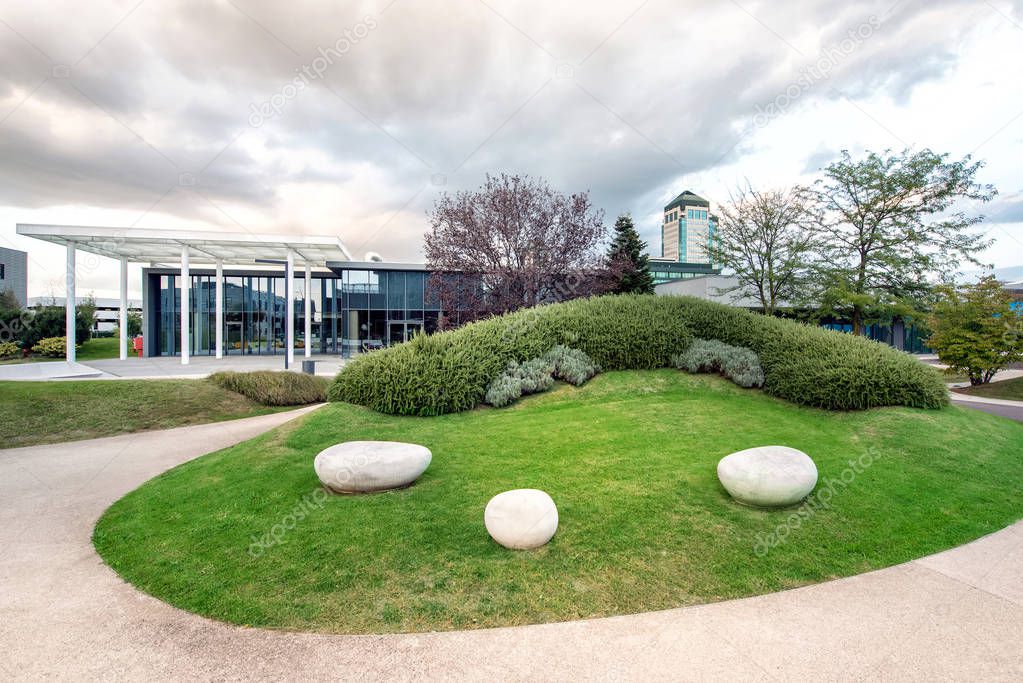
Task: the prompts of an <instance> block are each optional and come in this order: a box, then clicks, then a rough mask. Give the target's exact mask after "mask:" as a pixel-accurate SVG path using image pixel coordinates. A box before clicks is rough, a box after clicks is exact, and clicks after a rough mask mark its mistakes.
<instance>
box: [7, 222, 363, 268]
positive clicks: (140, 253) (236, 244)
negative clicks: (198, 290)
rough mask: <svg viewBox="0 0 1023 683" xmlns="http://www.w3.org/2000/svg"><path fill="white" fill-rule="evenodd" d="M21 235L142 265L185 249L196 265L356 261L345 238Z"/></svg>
mask: <svg viewBox="0 0 1023 683" xmlns="http://www.w3.org/2000/svg"><path fill="white" fill-rule="evenodd" d="M17 230H18V234H19V235H25V236H26V237H35V238H36V239H41V240H46V241H47V242H53V243H55V244H60V245H67V244H68V242H74V244H75V248H76V249H81V250H82V251H88V252H91V253H93V254H99V255H100V256H108V257H110V258H113V259H120V258H122V257H124V258H127V259H128V260H129V261H133V262H142V263H147V262H148V263H168V262H169V263H176V262H178V261H180V259H181V248H182V247H183V246H188V247H189V261H190V262H191V263H216V262H217V260H222V261H223V262H224V263H226V264H254V263H256V262H257V260H259V259H273V260H280V261H283V260H284V259H285V258H287V255H288V252H289V251H292V252H294V254H295V260H296V261H297V262H298V263H308V264H310V265H317V266H323V265H325V264H326V263H327V261H343V260H352V255H351V254H350V253H349V251H348V249H347V247H345V245H344V243H342V242H341V238H340V237H323V236H313V235H254V234H251V233H246V232H206V231H203V230H149V229H145V228H101V227H89V226H81V225H34V224H24V223H19V224H18V226H17Z"/></svg>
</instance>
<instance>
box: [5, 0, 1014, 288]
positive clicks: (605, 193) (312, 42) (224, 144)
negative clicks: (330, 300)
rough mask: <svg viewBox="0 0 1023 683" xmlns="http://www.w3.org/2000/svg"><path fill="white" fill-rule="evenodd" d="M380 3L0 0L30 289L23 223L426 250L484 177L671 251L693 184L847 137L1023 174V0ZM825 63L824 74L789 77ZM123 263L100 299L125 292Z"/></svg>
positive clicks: (8, 224)
mask: <svg viewBox="0 0 1023 683" xmlns="http://www.w3.org/2000/svg"><path fill="white" fill-rule="evenodd" d="M387 2H389V0H383V1H382V2H381V3H379V4H378V3H373V2H359V3H354V4H350V5H349V4H346V5H345V6H337V5H336V4H334V3H331V4H325V3H314V2H302V1H294V2H289V3H285V4H282V3H275V2H270V0H260V1H254V0H235V1H234V2H232V3H228V2H209V1H207V0H182V1H180V2H171V3H151V2H145V3H142V4H141V5H139V6H138V7H137V9H135V10H134V11H131V10H132V8H133V7H134V6H135V3H125V2H115V1H111V2H104V3H89V4H88V5H83V4H81V3H58V4H54V3H48V4H47V6H46V7H45V8H42V7H40V6H38V5H26V4H24V3H13V2H12V3H6V2H5V3H0V18H3V19H4V21H5V22H7V23H8V24H9V25H10V26H11V27H12V28H13V29H15V30H16V31H17V32H18V34H20V36H19V35H17V34H15V33H14V32H13V31H11V30H9V29H7V28H5V27H3V26H2V25H0V60H2V61H3V63H4V65H5V69H4V73H3V74H2V76H0V119H3V122H2V123H0V206H2V207H3V208H0V221H2V222H0V243H5V244H6V243H16V244H17V246H19V248H29V249H30V251H31V252H32V255H33V265H32V267H31V268H30V271H31V273H32V276H31V278H32V279H31V289H32V292H33V294H36V293H44V292H45V290H46V288H48V287H49V286H50V284H51V283H52V282H53V281H54V280H57V281H59V276H60V273H61V270H62V254H61V253H60V250H59V249H53V248H50V247H48V246H47V245H43V244H40V243H38V242H35V241H29V242H31V244H26V243H25V242H26V240H20V239H18V238H16V237H15V236H14V224H15V223H16V222H53V223H61V222H68V223H83V224H108V225H110V224H112V225H131V224H137V225H139V226H143V227H145V226H151V227H158V226H159V227H173V226H178V225H181V226H191V227H194V226H200V227H207V228H215V229H242V228H241V226H244V228H245V229H249V230H252V231H257V230H258V231H272V232H285V233H287V232H295V233H299V232H303V233H337V234H340V235H341V236H342V238H343V239H344V240H345V241H346V242H347V243H348V244H349V245H350V247H351V248H352V249H353V250H357V251H358V252H359V253H360V254H361V253H362V252H364V251H367V250H370V249H372V250H375V251H379V252H381V253H383V254H384V255H385V256H386V257H388V258H394V259H406V260H414V259H418V258H421V236H422V233H423V232H424V230H425V229H426V225H427V221H426V218H425V215H424V214H425V211H426V210H427V209H428V208H429V206H430V205H431V204H432V202H433V200H434V198H435V197H436V195H437V193H438V192H439V191H440V190H445V189H446V190H454V189H459V188H465V187H474V186H477V185H479V184H480V183H481V182H482V180H483V175H484V174H485V173H486V172H501V171H507V172H528V173H533V174H538V175H544V176H546V177H548V178H549V179H550V180H551V182H552V183H553V184H554V185H555V186H557V187H560V188H562V189H564V190H566V191H577V190H581V189H590V190H591V191H592V193H593V195H594V199H595V201H596V203H597V205H598V206H601V207H603V208H604V209H605V210H606V211H607V212H608V214H609V216H612V217H613V215H614V214H616V213H618V212H620V211H632V212H633V214H634V215H635V216H636V218H637V219H638V220H639V221H640V226H641V228H642V229H643V233H644V236H645V238H646V239H648V240H649V241H650V242H651V245H650V246H651V250H652V251H654V252H656V251H657V250H658V247H659V245H658V244H657V240H658V239H659V231H658V229H657V226H658V214H659V207H660V206H661V205H662V204H663V201H664V200H665V199H668V198H670V197H671V196H674V195H675V194H677V193H678V192H679V191H680V190H682V189H685V188H691V189H693V190H695V191H697V192H700V193H701V194H704V195H706V196H708V198H711V199H712V200H714V199H721V198H724V197H726V196H727V192H728V189H729V188H730V187H733V186H734V185H735V183H736V182H738V181H741V180H742V179H743V178H746V177H748V178H750V179H751V180H752V181H754V182H756V183H760V184H769V185H785V184H789V183H792V182H797V181H801V180H806V179H807V176H806V169H807V166H808V163H811V162H812V163H811V165H813V164H820V163H826V160H827V155H828V153H829V152H837V151H838V150H840V149H843V148H849V149H851V150H862V149H866V148H870V149H881V148H885V147H893V148H901V147H902V146H904V145H909V146H915V147H923V146H930V147H932V148H933V149H936V150H939V151H947V152H950V153H952V154H954V155H957V156H961V155H963V154H967V153H970V152H973V151H974V150H976V154H977V156H978V157H981V158H984V159H986V160H987V162H988V166H987V168H986V169H985V171H984V180H985V181H988V182H993V183H995V184H996V185H997V186H998V187H999V188H1000V189H1001V190H1002V191H1003V194H1012V193H1019V192H1020V191H1021V190H1023V188H1021V187H1020V181H1019V178H1020V177H1021V175H1020V163H1021V162H1020V161H1019V160H1020V159H1023V155H1021V154H1020V151H1021V149H1020V148H1021V145H1023V118H1018V119H1014V118H1013V117H1014V116H1016V115H1018V114H1020V113H1021V111H1023V95H1021V92H1020V90H1019V88H1018V84H1017V81H1018V76H1017V74H1018V68H1019V65H1020V64H1021V63H1023V41H1020V40H1019V38H1020V30H1021V29H1020V28H1019V27H1018V26H1017V25H1014V23H1013V22H1014V21H1015V22H1016V24H1019V23H1020V16H1021V13H1020V11H1019V4H1020V3H1015V4H1014V5H1010V4H1009V3H1004V2H1003V3H997V2H996V3H993V5H994V9H993V8H992V6H991V5H988V4H987V3H977V2H970V1H967V0H943V1H941V2H933V1H928V0H902V2H899V3H895V5H894V9H892V11H891V12H890V13H889V9H891V8H893V4H892V2H891V0H876V1H871V2H865V3H855V4H848V5H837V6H836V5H835V3H833V2H830V1H827V0H815V1H813V2H789V3H767V2H752V1H749V2H740V3H738V4H736V3H717V2H711V1H710V0H700V1H698V2H691V3H687V4H686V5H685V8H684V10H682V9H680V8H679V6H678V5H677V4H672V3H668V2H666V1H665V0H661V1H658V0H652V1H651V2H648V3H645V4H640V3H638V2H637V3H636V4H635V5H622V4H620V3H597V4H594V3H589V2H587V3H583V2H581V1H579V2H565V3H554V4H551V3H549V2H539V1H537V2H521V1H512V0H500V1H499V0H488V2H487V4H484V3H482V2H480V1H479V0H452V1H451V2H447V3H444V4H443V5H441V4H433V3H428V2H425V1H423V0H397V2H395V3H393V4H391V5H390V6H389V7H388V8H387V9H386V11H383V8H384V7H385V6H386V5H387ZM996 10H997V11H996ZM1014 12H1015V13H1014ZM872 15H873V16H874V17H876V18H877V22H876V23H877V26H876V27H875V28H874V29H873V30H872V31H870V32H869V35H868V36H867V37H866V38H863V39H862V40H859V41H858V42H856V43H855V45H852V49H848V50H843V49H842V47H843V45H844V44H845V45H848V42H847V40H848V38H849V32H850V31H854V32H855V31H857V30H858V29H860V28H861V27H863V26H864V25H865V24H869V23H870V22H871V19H870V17H871V16H872ZM366 17H371V18H372V20H373V23H374V24H375V27H373V28H371V30H369V31H368V32H366V33H365V35H364V36H363V37H360V38H359V40H358V41H357V42H354V44H353V45H352V46H351V49H350V50H347V51H346V52H344V54H343V55H342V56H340V58H338V59H336V60H335V61H334V63H332V64H330V65H329V68H326V69H324V70H323V77H322V78H319V77H317V78H315V79H311V80H310V83H309V87H306V88H303V89H302V90H301V91H300V92H296V93H294V96H293V97H287V98H285V100H283V101H282V102H281V104H282V106H281V108H280V112H279V114H275V115H274V116H273V117H272V118H271V119H269V120H267V121H265V122H263V123H262V125H259V126H255V127H254V126H252V125H251V121H250V115H251V111H252V109H251V107H252V105H253V103H256V104H257V105H258V104H259V103H262V102H265V101H268V100H269V99H270V98H272V97H274V96H275V95H279V94H282V93H286V91H285V90H284V89H285V88H286V87H287V85H288V84H289V83H290V82H291V81H292V79H293V78H295V77H296V75H297V74H299V73H301V70H302V69H303V67H307V66H309V65H312V64H313V62H314V60H316V59H317V57H318V56H319V55H321V54H322V52H321V48H327V47H329V46H331V45H336V44H337V43H338V40H339V39H340V38H343V37H344V36H345V35H347V34H346V31H347V32H351V31H352V30H353V27H355V26H356V25H358V24H359V23H360V22H365V23H368V22H366ZM118 22H120V23H118ZM871 25H872V26H873V24H871ZM111 29H113V30H112V31H111ZM108 31H109V34H107V32H108ZM104 35H106V37H105V38H104ZM101 38H102V41H101V42H98V41H100V39H101ZM97 42H98V44H97ZM836 49H837V50H839V52H838V53H836V52H835V51H836ZM826 55H832V57H831V58H830V62H828V64H829V65H830V66H828V73H829V76H828V77H827V78H816V77H814V78H811V79H810V82H809V84H808V85H806V84H804V85H803V86H801V87H798V88H796V89H795V90H790V88H791V87H792V86H793V84H798V83H800V78H801V77H802V78H803V79H804V81H805V80H806V78H805V76H806V74H807V69H808V68H811V67H813V66H814V65H819V64H820V63H821V59H822V56H826ZM79 60H80V61H79ZM58 64H59V65H67V66H68V67H69V70H68V74H67V76H68V77H67V78H61V77H55V76H54V71H53V67H54V65H58ZM45 79H49V80H45ZM44 80H45V82H44ZM40 84H42V85H40ZM36 88H38V89H36ZM790 92H791V93H795V94H796V97H795V98H791V97H789V100H790V101H789V102H787V104H786V106H785V107H784V111H783V112H781V113H780V114H779V115H777V116H775V117H772V118H771V119H770V121H769V122H767V125H764V126H758V125H757V121H756V120H755V119H756V115H757V112H758V107H759V108H763V107H766V106H768V105H769V104H770V103H772V102H777V101H780V100H779V97H780V96H782V95H788V94H789V93H790ZM26 97H27V99H26ZM846 98H848V99H846ZM5 117H6V118H5ZM183 173H190V174H194V176H195V177H196V179H197V185H195V186H189V185H187V184H184V185H182V184H180V183H179V179H180V176H181V174H183ZM438 183H443V184H438ZM196 190H198V192H197V191H196ZM1006 206H1007V205H1006ZM992 208H995V207H992ZM1002 210H1003V211H1007V210H1008V209H1007V208H1004V207H1003V209H1002ZM993 215H994V214H993ZM1005 215H1008V214H1005ZM992 236H994V237H996V239H997V240H998V244H997V246H996V249H994V250H993V251H992V253H991V257H992V259H993V260H994V259H997V260H998V261H999V262H1000V265H1012V264H1013V263H1020V262H1023V244H1020V242H1019V239H1023V235H1021V234H1020V225H1019V224H1018V223H1015V224H1010V223H1006V224H1004V225H999V226H998V228H997V229H995V230H994V231H993V232H992ZM53 273H56V275H53ZM111 274H112V273H111ZM111 274H106V273H96V274H90V275H88V276H87V277H86V281H85V283H84V285H83V286H84V288H85V291H88V290H89V289H95V290H96V292H97V294H100V295H108V294H110V293H111V292H113V291H115V289H116V287H115V284H114V283H113V281H112V278H111V277H109V275H111Z"/></svg>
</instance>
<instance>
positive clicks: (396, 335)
mask: <svg viewBox="0 0 1023 683" xmlns="http://www.w3.org/2000/svg"><path fill="white" fill-rule="evenodd" d="M403 341H405V323H387V345H388V346H394V345H395V344H400V343H402V342H403Z"/></svg>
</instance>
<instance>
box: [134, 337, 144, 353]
mask: <svg viewBox="0 0 1023 683" xmlns="http://www.w3.org/2000/svg"><path fill="white" fill-rule="evenodd" d="M133 344H134V348H135V350H136V351H138V352H139V358H142V335H141V334H140V335H139V336H137V337H135V340H134V342H133Z"/></svg>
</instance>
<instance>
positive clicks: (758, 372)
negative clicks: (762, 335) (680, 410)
mask: <svg viewBox="0 0 1023 683" xmlns="http://www.w3.org/2000/svg"><path fill="white" fill-rule="evenodd" d="M672 363H673V364H674V365H675V367H676V368H679V369H680V370H686V371H687V372H719V373H721V374H722V375H724V376H725V377H727V378H728V379H730V380H732V381H733V382H735V383H736V384H738V385H739V386H740V387H746V388H747V389H748V388H751V387H762V386H764V368H763V367H762V366H761V365H760V359H759V358H758V357H757V354H755V353H754V352H753V351H751V350H750V349H744V348H741V347H738V346H732V345H730V344H725V343H724V342H719V341H717V340H715V339H694V340H693V343H692V344H690V345H689V348H688V349H686V350H685V351H684V352H683V353H680V354H678V355H676V356H673V357H672Z"/></svg>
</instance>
